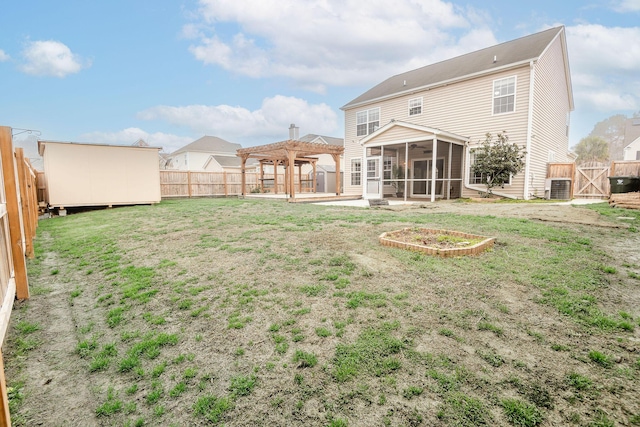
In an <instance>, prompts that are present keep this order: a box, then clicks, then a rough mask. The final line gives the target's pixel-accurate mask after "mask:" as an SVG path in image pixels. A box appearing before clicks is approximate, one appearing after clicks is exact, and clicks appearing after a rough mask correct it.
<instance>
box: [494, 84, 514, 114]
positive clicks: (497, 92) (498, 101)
mask: <svg viewBox="0 0 640 427" xmlns="http://www.w3.org/2000/svg"><path fill="white" fill-rule="evenodd" d="M515 109H516V78H515V77H507V78H506V79H500V80H495V81H494V82H493V114H504V113H513V112H514V111H515Z"/></svg>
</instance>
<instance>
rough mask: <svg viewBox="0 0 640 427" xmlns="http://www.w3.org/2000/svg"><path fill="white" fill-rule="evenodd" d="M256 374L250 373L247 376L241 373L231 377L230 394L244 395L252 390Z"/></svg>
mask: <svg viewBox="0 0 640 427" xmlns="http://www.w3.org/2000/svg"><path fill="white" fill-rule="evenodd" d="M256 380H257V379H256V376H255V375H251V376H249V377H245V376H243V375H238V376H236V377H232V378H231V385H230V386H229V390H230V391H231V395H232V396H246V395H248V394H250V393H251V392H252V391H253V388H254V387H255V386H256Z"/></svg>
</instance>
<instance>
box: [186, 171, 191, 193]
mask: <svg viewBox="0 0 640 427" xmlns="http://www.w3.org/2000/svg"><path fill="white" fill-rule="evenodd" d="M187 194H188V195H189V198H191V171H187Z"/></svg>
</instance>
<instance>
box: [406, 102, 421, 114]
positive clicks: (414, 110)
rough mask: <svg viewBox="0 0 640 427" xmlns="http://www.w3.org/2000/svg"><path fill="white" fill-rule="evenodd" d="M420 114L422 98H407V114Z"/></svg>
mask: <svg viewBox="0 0 640 427" xmlns="http://www.w3.org/2000/svg"><path fill="white" fill-rule="evenodd" d="M419 114H422V98H413V99H410V100H409V115H410V116H417V115H419Z"/></svg>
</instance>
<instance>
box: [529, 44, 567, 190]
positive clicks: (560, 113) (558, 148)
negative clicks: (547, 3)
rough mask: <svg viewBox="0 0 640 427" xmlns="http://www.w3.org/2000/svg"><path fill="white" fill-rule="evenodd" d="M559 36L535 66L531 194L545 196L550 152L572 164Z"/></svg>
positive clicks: (557, 160)
mask: <svg viewBox="0 0 640 427" xmlns="http://www.w3.org/2000/svg"><path fill="white" fill-rule="evenodd" d="M566 78H567V76H566V72H565V67H564V55H563V52H562V40H561V38H560V36H558V38H557V39H556V40H555V41H554V42H553V43H552V44H551V45H550V46H549V48H548V49H547V51H546V52H545V53H544V55H543V56H542V57H541V58H540V60H539V61H538V63H537V64H536V67H535V78H534V85H535V89H534V99H533V102H534V108H533V111H534V115H533V121H532V123H533V126H532V138H531V147H530V151H531V153H530V171H529V176H530V179H531V181H530V186H531V187H530V193H531V194H535V195H537V196H544V185H545V179H546V176H547V163H548V158H549V151H552V152H553V153H554V154H555V158H554V161H555V162H571V161H572V160H571V159H569V158H568V156H567V154H568V151H569V138H568V136H567V132H566V119H567V114H568V113H569V111H570V104H569V93H568V88H567V84H566Z"/></svg>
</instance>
